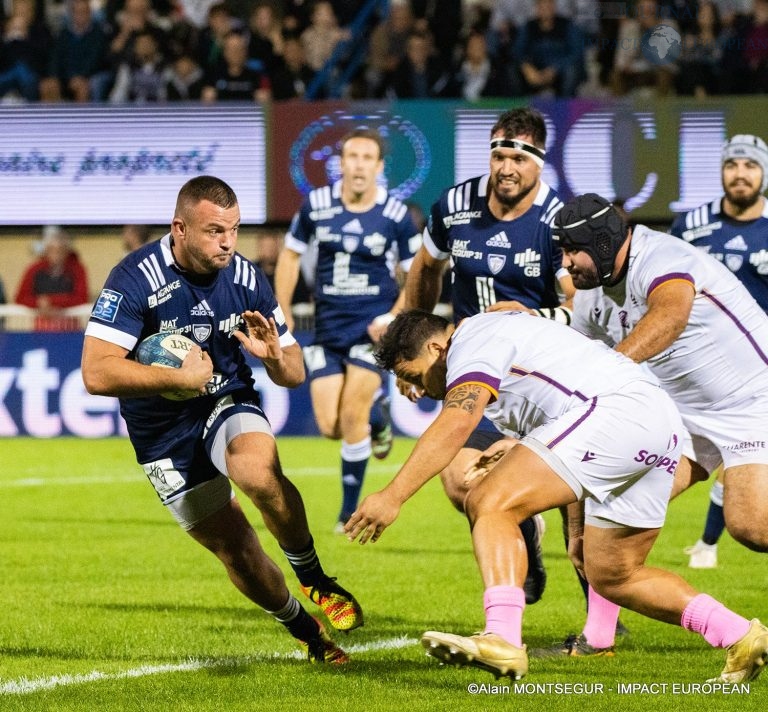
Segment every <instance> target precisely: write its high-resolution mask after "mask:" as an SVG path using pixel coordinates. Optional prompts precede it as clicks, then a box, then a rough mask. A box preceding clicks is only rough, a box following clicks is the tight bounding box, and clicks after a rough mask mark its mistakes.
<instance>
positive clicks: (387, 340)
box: [373, 309, 451, 371]
mask: <svg viewBox="0 0 768 712" xmlns="http://www.w3.org/2000/svg"><path fill="white" fill-rule="evenodd" d="M450 323H451V322H449V321H448V320H447V319H445V318H443V317H442V316H438V315H437V314H432V313H431V312H428V311H424V310H423V309H411V310H410V311H406V312H401V313H400V314H398V315H397V317H396V318H395V320H394V321H393V322H392V323H391V324H390V325H389V327H388V328H387V331H386V332H385V334H384V336H382V337H381V341H379V345H378V346H377V347H376V350H375V351H374V353H373V355H374V358H375V359H376V363H377V364H378V366H379V368H383V369H385V370H386V371H394V370H395V366H396V365H397V364H398V363H399V362H400V361H412V360H413V359H415V358H416V357H417V356H418V355H419V353H420V352H421V349H422V347H423V346H424V342H425V341H426V340H427V339H429V337H430V336H433V335H434V334H441V333H442V332H444V331H445V330H446V328H447V327H448V325H449V324H450Z"/></svg>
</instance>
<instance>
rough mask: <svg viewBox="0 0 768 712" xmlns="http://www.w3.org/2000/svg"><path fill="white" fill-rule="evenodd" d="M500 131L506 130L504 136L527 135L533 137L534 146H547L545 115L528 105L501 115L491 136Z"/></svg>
mask: <svg viewBox="0 0 768 712" xmlns="http://www.w3.org/2000/svg"><path fill="white" fill-rule="evenodd" d="M499 131H503V132H504V138H515V136H526V135H527V136H531V137H532V138H533V145H534V146H538V147H539V148H546V145H547V125H546V124H545V123H544V117H543V116H542V115H541V114H540V113H539V112H538V111H536V109H529V108H528V107H527V106H526V107H520V108H518V109H510V110H509V111H505V112H504V113H503V114H502V115H501V116H499V118H498V121H496V123H495V124H494V125H493V128H492V129H491V137H493V136H494V134H496V133H498V132H499Z"/></svg>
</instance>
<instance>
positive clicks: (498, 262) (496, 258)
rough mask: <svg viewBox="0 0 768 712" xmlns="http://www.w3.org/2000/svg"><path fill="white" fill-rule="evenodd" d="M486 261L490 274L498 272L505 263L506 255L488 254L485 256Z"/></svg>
mask: <svg viewBox="0 0 768 712" xmlns="http://www.w3.org/2000/svg"><path fill="white" fill-rule="evenodd" d="M486 262H487V263H488V269H489V270H491V274H498V273H499V272H501V270H502V269H503V268H504V265H505V264H506V263H507V256H506V255H488V257H487V258H486Z"/></svg>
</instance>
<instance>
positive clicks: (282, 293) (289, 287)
mask: <svg viewBox="0 0 768 712" xmlns="http://www.w3.org/2000/svg"><path fill="white" fill-rule="evenodd" d="M300 269H301V255H300V254H299V253H298V252H294V251H293V250H291V249H288V248H283V249H282V250H281V251H280V254H279V255H278V257H277V265H276V266H275V297H276V298H277V303H278V304H279V305H280V307H281V308H282V310H283V313H284V314H285V323H286V325H287V326H288V330H289V331H293V312H292V311H291V304H292V303H293V292H294V291H295V289H296V284H297V283H298V281H299V271H300Z"/></svg>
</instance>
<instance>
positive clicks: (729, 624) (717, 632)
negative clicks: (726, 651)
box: [680, 593, 749, 648]
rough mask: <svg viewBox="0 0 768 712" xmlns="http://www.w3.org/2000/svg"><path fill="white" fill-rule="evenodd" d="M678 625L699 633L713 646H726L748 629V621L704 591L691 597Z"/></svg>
mask: <svg viewBox="0 0 768 712" xmlns="http://www.w3.org/2000/svg"><path fill="white" fill-rule="evenodd" d="M680 625H681V626H683V628H685V629H686V630H690V631H692V632H694V633H701V635H702V636H703V637H704V640H706V641H707V642H708V643H709V644H710V645H712V646H714V647H715V648H727V647H728V646H729V645H733V644H734V643H735V642H736V641H737V640H739V639H740V638H743V637H744V636H745V635H746V634H747V631H748V630H749V621H748V620H747V619H746V618H742V617H741V616H740V615H738V614H737V613H734V612H733V611H731V610H730V609H728V608H726V607H725V606H724V605H723V604H722V603H720V601H716V600H715V599H714V598H712V596H707V594H706V593H700V594H699V595H698V596H695V597H694V598H693V599H691V602H690V603H689V604H688V605H687V606H686V607H685V610H684V611H683V617H682V618H681V619H680Z"/></svg>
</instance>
